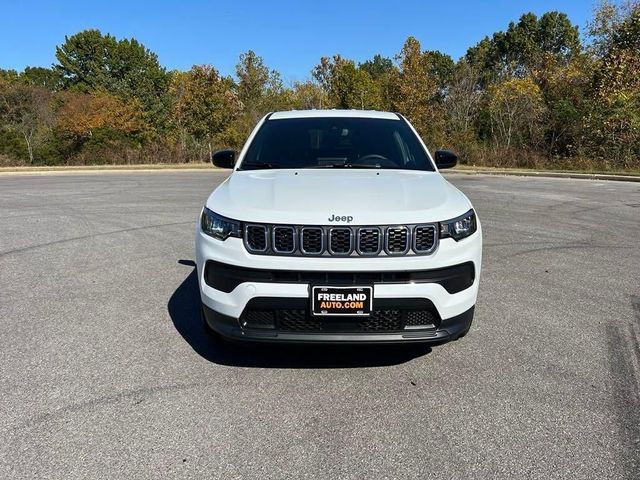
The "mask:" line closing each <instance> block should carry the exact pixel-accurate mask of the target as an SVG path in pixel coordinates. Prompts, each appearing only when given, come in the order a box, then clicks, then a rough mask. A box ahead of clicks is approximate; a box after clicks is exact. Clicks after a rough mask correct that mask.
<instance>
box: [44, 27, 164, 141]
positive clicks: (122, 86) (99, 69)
mask: <svg viewBox="0 0 640 480" xmlns="http://www.w3.org/2000/svg"><path fill="white" fill-rule="evenodd" d="M56 58H57V59H58V64H57V65H56V66H55V69H56V70H57V71H58V72H59V73H60V75H61V77H62V85H63V88H65V89H72V90H76V91H80V92H85V93H87V92H93V91H105V92H108V93H110V94H112V95H115V96H117V97H120V98H123V99H125V100H126V99H132V98H136V99H138V100H139V101H140V102H141V103H142V105H143V107H144V109H145V111H146V114H147V118H148V120H149V121H150V122H152V123H153V124H155V125H156V126H157V127H158V128H162V127H163V126H164V121H165V119H166V112H167V97H166V93H167V88H168V76H167V73H166V71H165V69H164V68H163V67H161V66H160V63H159V62H158V57H157V56H156V54H155V53H153V52H151V51H150V50H148V49H147V48H145V46H144V45H142V44H141V43H139V42H138V41H137V40H135V39H133V38H132V39H123V40H117V39H116V38H115V37H113V36H111V35H109V34H106V35H103V34H102V33H101V32H100V31H99V30H84V31H82V32H79V33H76V34H75V35H72V36H71V37H65V42H64V43H63V44H62V45H61V46H59V47H56Z"/></svg>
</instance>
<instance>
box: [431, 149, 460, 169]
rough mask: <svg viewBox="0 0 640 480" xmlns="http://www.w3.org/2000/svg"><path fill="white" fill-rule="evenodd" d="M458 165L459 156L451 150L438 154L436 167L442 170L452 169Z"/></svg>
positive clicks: (439, 151)
mask: <svg viewBox="0 0 640 480" xmlns="http://www.w3.org/2000/svg"><path fill="white" fill-rule="evenodd" d="M457 163H458V156H457V155H456V154H455V153H453V152H451V151H449V150H438V151H437V152H436V166H437V167H438V168H439V169H440V168H452V167H455V166H456V164H457Z"/></svg>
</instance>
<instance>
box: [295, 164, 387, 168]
mask: <svg viewBox="0 0 640 480" xmlns="http://www.w3.org/2000/svg"><path fill="white" fill-rule="evenodd" d="M297 168H381V167H380V165H373V164H367V163H362V164H361V163H328V164H325V165H305V166H304V167H297Z"/></svg>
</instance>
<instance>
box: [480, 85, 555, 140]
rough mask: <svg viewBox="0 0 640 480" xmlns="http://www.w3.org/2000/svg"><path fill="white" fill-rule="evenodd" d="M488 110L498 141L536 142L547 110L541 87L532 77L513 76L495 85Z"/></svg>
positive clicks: (491, 91) (494, 134)
mask: <svg viewBox="0 0 640 480" xmlns="http://www.w3.org/2000/svg"><path fill="white" fill-rule="evenodd" d="M489 112H490V114H491V125H492V131H493V137H494V140H495V142H496V145H497V146H499V147H506V148H509V147H511V146H514V145H515V146H525V147H526V146H529V147H531V146H534V145H535V144H536V142H537V139H539V138H540V135H539V134H540V124H541V120H542V115H543V114H544V112H545V105H544V101H543V97H542V91H541V90H540V88H539V87H538V86H537V85H536V84H535V83H534V82H533V81H532V80H531V78H513V79H509V80H505V81H504V82H501V83H499V84H496V85H494V86H492V88H491V90H490V100H489Z"/></svg>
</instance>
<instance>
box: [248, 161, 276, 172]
mask: <svg viewBox="0 0 640 480" xmlns="http://www.w3.org/2000/svg"><path fill="white" fill-rule="evenodd" d="M267 168H280V166H279V165H276V164H274V163H244V162H243V163H242V165H240V168H239V170H262V169H267Z"/></svg>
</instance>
